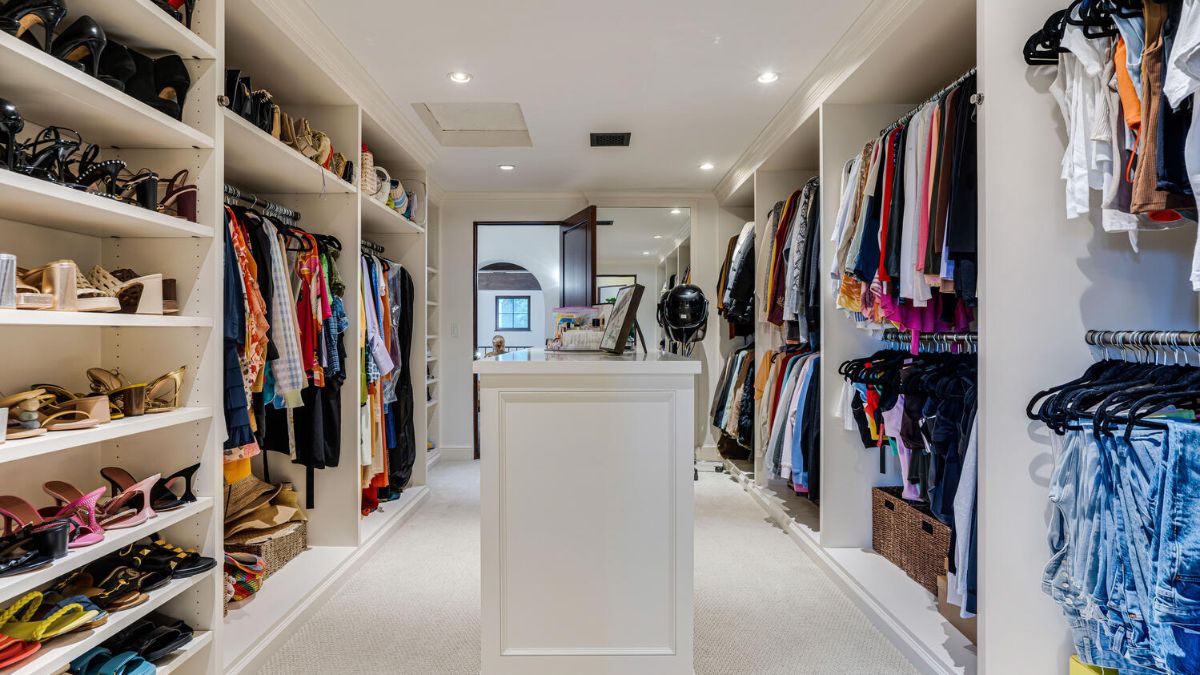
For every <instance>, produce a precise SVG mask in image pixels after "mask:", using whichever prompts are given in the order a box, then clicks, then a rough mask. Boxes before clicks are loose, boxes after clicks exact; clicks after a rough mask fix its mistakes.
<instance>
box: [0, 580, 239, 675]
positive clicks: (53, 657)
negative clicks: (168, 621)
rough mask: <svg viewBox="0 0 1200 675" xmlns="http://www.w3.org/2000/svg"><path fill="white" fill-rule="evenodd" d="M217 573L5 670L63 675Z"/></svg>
mask: <svg viewBox="0 0 1200 675" xmlns="http://www.w3.org/2000/svg"><path fill="white" fill-rule="evenodd" d="M214 572H215V570H209V571H207V572H205V573H203V574H198V575H196V576H194V577H189V578H187V579H179V580H177V581H172V582H171V583H169V584H167V585H166V586H164V587H162V588H160V589H159V590H157V591H154V592H153V593H151V594H150V599H149V600H148V601H146V602H145V603H143V604H141V605H139V606H137V607H134V608H132V609H127V610H125V611H122V612H114V613H113V614H110V615H109V618H108V623H106V624H104V625H103V626H100V627H99V628H96V629H94V630H90V631H84V632H82V633H79V634H76V635H67V636H63V637H61V638H58V639H56V640H53V641H51V642H49V643H47V645H46V646H43V647H42V649H41V650H40V651H38V652H37V654H35V655H34V656H33V658H31V659H28V660H26V661H22V662H21V663H20V664H18V665H17V666H16V667H15V668H12V669H9V670H5V671H4V674H5V675H35V674H36V675H44V674H45V673H55V672H61V670H62V669H63V668H64V667H65V666H66V665H67V664H69V663H70V662H71V661H73V660H75V659H77V658H79V657H80V656H82V655H83V654H85V653H86V652H87V651H88V650H89V649H91V648H92V647H96V646H98V645H100V643H102V642H104V641H105V640H108V639H109V638H111V637H113V636H114V635H116V634H117V633H119V632H121V631H122V630H125V629H126V628H128V627H129V626H132V625H133V624H134V623H135V622H137V620H138V619H141V618H142V617H144V616H146V615H147V614H149V613H150V612H152V611H154V610H156V609H158V608H159V607H161V606H163V604H165V603H166V602H168V601H169V600H172V599H173V598H175V597H176V596H178V595H179V594H180V593H183V592H184V591H186V590H187V589H189V588H191V587H193V586H195V585H197V584H199V583H200V582H203V581H210V582H211V579H210V577H211V576H212V574H213V573H214Z"/></svg>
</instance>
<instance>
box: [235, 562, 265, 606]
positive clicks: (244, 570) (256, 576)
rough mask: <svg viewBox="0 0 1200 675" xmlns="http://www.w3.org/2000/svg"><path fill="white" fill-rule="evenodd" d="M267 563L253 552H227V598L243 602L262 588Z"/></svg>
mask: <svg viewBox="0 0 1200 675" xmlns="http://www.w3.org/2000/svg"><path fill="white" fill-rule="evenodd" d="M266 575H267V563H266V561H265V560H263V559H262V558H261V557H259V556H256V555H254V554H253V553H226V554H225V600H226V602H241V601H243V600H245V599H247V598H249V597H250V596H252V595H254V594H255V593H257V592H258V590H259V589H260V588H262V582H263V578H264V577H265V576H266Z"/></svg>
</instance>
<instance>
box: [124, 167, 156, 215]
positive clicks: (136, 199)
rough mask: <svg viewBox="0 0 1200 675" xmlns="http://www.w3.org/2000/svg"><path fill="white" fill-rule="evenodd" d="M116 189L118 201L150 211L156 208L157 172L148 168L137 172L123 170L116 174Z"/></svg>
mask: <svg viewBox="0 0 1200 675" xmlns="http://www.w3.org/2000/svg"><path fill="white" fill-rule="evenodd" d="M116 189H117V194H116V198H117V200H118V201H122V202H128V203H130V204H137V205H138V206H140V207H142V208H143V209H150V210H152V211H153V210H155V209H157V208H158V174H157V173H155V172H153V171H151V170H149V169H142V170H141V171H139V172H137V173H133V172H131V171H128V170H123V171H122V172H121V175H118V176H117V180H116Z"/></svg>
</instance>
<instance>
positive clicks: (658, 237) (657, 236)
mask: <svg viewBox="0 0 1200 675" xmlns="http://www.w3.org/2000/svg"><path fill="white" fill-rule="evenodd" d="M654 238H655V239H662V238H663V236H662V235H661V234H656V235H654Z"/></svg>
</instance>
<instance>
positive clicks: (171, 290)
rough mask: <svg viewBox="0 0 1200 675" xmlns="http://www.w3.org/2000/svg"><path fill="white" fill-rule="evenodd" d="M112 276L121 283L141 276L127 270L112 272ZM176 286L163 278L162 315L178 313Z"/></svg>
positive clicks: (171, 281) (170, 280)
mask: <svg viewBox="0 0 1200 675" xmlns="http://www.w3.org/2000/svg"><path fill="white" fill-rule="evenodd" d="M112 275H113V276H114V277H116V278H117V279H120V280H121V281H134V280H135V279H140V278H141V277H142V276H144V275H141V274H138V273H137V272H134V271H133V270H131V269H128V268H121V269H119V270H113V272H112ZM176 288H177V284H176V281H175V280H174V279H167V278H163V280H162V307H163V314H178V313H179V295H178V291H177V290H176Z"/></svg>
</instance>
